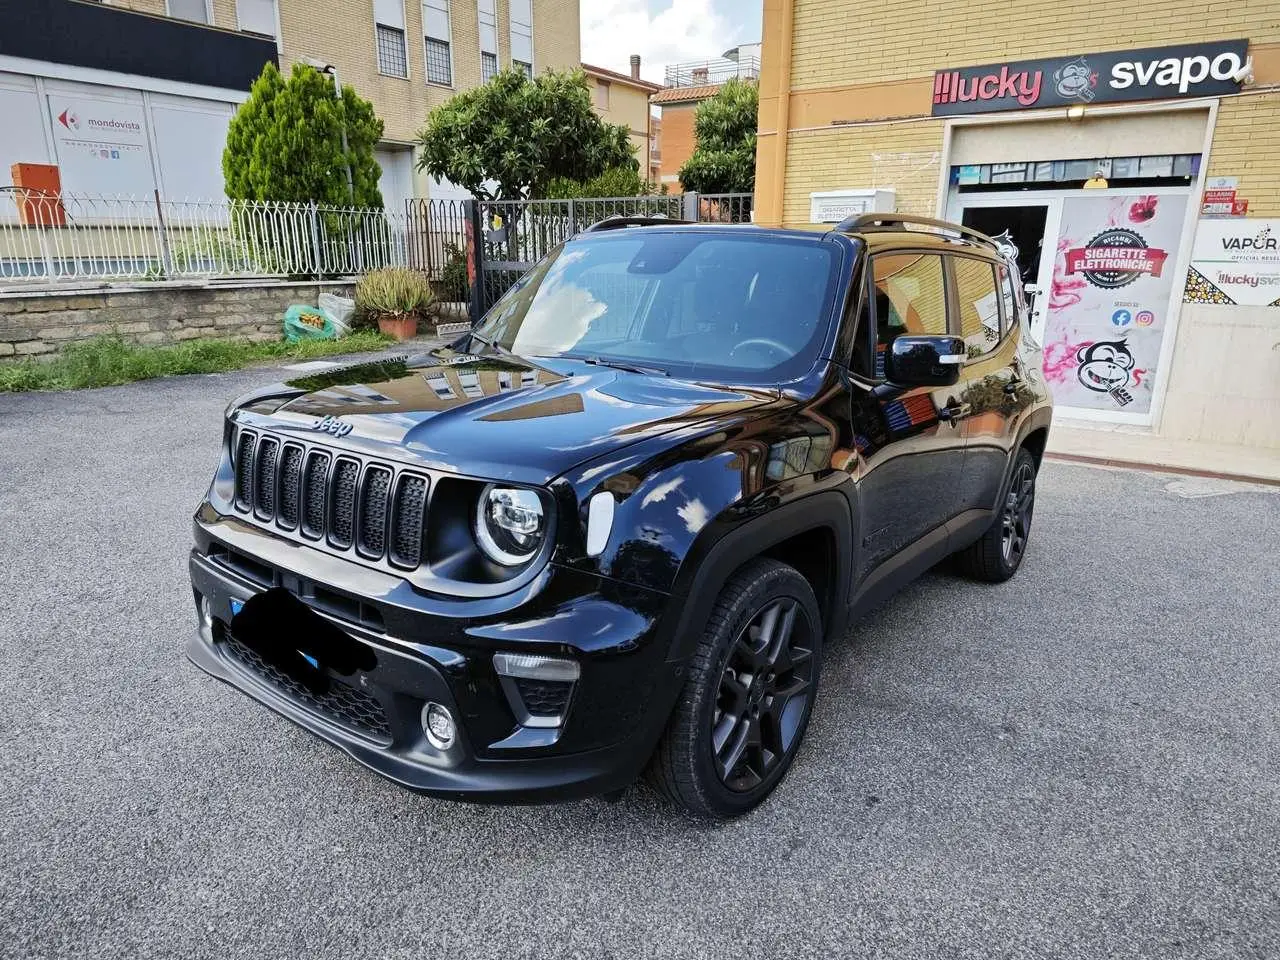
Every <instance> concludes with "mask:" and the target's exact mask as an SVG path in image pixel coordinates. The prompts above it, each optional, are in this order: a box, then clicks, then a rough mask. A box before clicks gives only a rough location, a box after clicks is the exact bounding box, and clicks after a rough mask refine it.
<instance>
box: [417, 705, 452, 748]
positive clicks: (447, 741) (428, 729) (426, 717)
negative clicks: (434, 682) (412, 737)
mask: <svg viewBox="0 0 1280 960" xmlns="http://www.w3.org/2000/svg"><path fill="white" fill-rule="evenodd" d="M422 729H423V731H424V732H425V733H426V735H427V741H428V742H429V743H430V744H431V745H432V746H433V747H435V748H436V749H437V750H448V749H449V748H450V747H451V746H453V738H454V737H455V736H457V728H456V727H455V726H454V723H453V714H451V713H450V712H449V711H448V709H447V708H446V707H442V706H441V705H440V704H438V703H434V702H428V703H427V705H426V706H424V707H423V708H422Z"/></svg>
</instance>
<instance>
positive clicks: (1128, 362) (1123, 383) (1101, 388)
mask: <svg viewBox="0 0 1280 960" xmlns="http://www.w3.org/2000/svg"><path fill="white" fill-rule="evenodd" d="M1076 361H1077V362H1078V363H1079V364H1080V366H1079V367H1078V368H1077V369H1076V377H1077V379H1079V381H1080V383H1081V384H1082V385H1083V386H1085V387H1086V388H1088V389H1089V390H1094V391H1096V392H1098V393H1110V392H1111V391H1112V390H1116V389H1119V388H1123V387H1127V386H1128V385H1129V378H1130V371H1131V370H1133V368H1134V364H1135V362H1136V361H1135V360H1134V359H1133V354H1132V353H1130V352H1129V345H1128V341H1127V340H1100V341H1098V342H1097V343H1091V344H1089V345H1088V346H1085V347H1081V348H1080V349H1079V350H1077V351H1076Z"/></svg>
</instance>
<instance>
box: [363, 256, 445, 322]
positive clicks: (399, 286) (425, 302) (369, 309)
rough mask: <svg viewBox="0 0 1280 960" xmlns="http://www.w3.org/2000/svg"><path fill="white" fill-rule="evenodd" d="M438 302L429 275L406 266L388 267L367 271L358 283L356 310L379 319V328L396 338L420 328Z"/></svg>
mask: <svg viewBox="0 0 1280 960" xmlns="http://www.w3.org/2000/svg"><path fill="white" fill-rule="evenodd" d="M434 302H435V295H434V294H433V293H432V292H431V285H430V284H429V283H427V278H426V277H425V276H423V275H422V274H421V273H418V272H417V271H416V270H409V269H408V268H406V267H386V268H385V269H382V270H373V271H371V272H369V273H366V274H365V275H364V276H363V277H361V278H360V282H359V283H357V284H356V310H357V311H358V312H359V313H361V314H362V315H364V316H366V317H370V318H372V319H374V320H377V321H378V330H379V331H380V332H381V333H382V334H383V335H384V336H388V337H394V338H395V339H396V340H408V339H409V338H410V337H413V336H414V335H415V334H417V332H418V321H419V320H420V319H422V318H423V317H425V316H426V315H427V313H428V311H429V310H430V308H431V305H432V304H433V303H434Z"/></svg>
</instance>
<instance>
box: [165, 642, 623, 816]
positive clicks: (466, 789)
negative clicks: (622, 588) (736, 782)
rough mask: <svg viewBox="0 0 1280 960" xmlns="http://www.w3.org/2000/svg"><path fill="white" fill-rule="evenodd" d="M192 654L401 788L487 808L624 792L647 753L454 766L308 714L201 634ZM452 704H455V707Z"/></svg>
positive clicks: (602, 752) (471, 761) (604, 752)
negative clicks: (369, 737) (487, 805)
mask: <svg viewBox="0 0 1280 960" xmlns="http://www.w3.org/2000/svg"><path fill="white" fill-rule="evenodd" d="M187 656H188V657H189V658H190V659H191V661H192V662H193V663H195V664H196V666H198V667H200V668H201V669H202V670H204V671H205V672H206V673H209V674H210V675H212V676H214V677H217V678H218V679H219V680H223V681H225V682H226V683H228V684H230V685H231V686H233V687H235V688H236V689H238V690H240V691H241V692H242V693H245V694H247V695H248V696H250V697H252V698H254V699H255V700H257V701H259V702H260V703H262V704H264V705H266V706H268V707H270V708H271V709H272V710H274V711H276V712H277V713H279V714H281V715H283V716H285V717H287V718H288V719H290V720H292V721H293V722H294V723H296V724H298V726H300V727H304V728H305V729H307V730H309V731H311V732H312V733H314V734H315V735H316V736H318V737H320V738H322V739H324V740H327V741H329V743H331V744H333V745H334V746H336V747H339V748H340V749H342V750H344V751H346V752H347V753H348V754H350V755H351V756H352V757H353V758H354V759H355V760H357V761H359V762H360V763H362V764H364V765H365V766H366V767H368V768H369V769H371V770H373V771H374V772H376V773H379V774H381V775H382V776H384V777H387V778H388V779H390V780H393V781H395V782H396V783H398V784H399V785H400V786H402V787H406V788H408V789H410V790H414V791H417V792H419V793H425V794H430V795H432V796H438V797H446V798H450V799H456V800H470V801H474V802H487V803H545V802H551V801H559V800H577V799H582V798H584V797H590V796H596V795H599V794H602V793H609V792H612V791H616V790H621V789H623V788H624V787H626V786H627V785H628V784H630V783H631V782H632V781H634V780H635V778H636V777H637V775H638V774H639V772H640V770H641V769H642V767H643V765H644V762H645V760H646V759H647V756H646V755H645V754H644V753H643V752H642V751H641V750H640V749H629V747H630V746H631V745H630V744H619V745H615V746H612V747H608V748H604V749H599V750H592V751H586V752H581V753H573V754H566V755H559V756H543V757H538V758H530V759H520V760H479V759H475V758H466V759H463V760H461V761H460V762H455V763H453V764H452V765H450V764H446V763H441V762H432V761H433V760H437V761H438V760H439V759H440V758H432V757H430V756H426V755H424V754H422V753H421V752H420V751H418V752H417V754H418V755H417V756H414V753H415V751H412V750H410V751H403V750H396V749H395V748H394V747H384V746H379V745H377V744H375V743H372V742H369V741H368V740H366V739H364V738H362V737H360V736H358V735H356V734H353V733H350V732H348V731H347V730H346V729H344V728H343V727H341V726H339V725H338V724H334V723H330V722H328V721H327V719H326V718H325V717H324V716H322V715H320V714H317V713H316V712H314V711H312V710H309V709H308V708H307V707H306V706H304V705H302V704H300V703H299V702H298V701H296V700H294V699H293V698H291V697H289V696H287V695H285V694H282V693H280V692H278V691H277V690H276V689H275V688H274V687H272V686H271V685H270V684H268V683H265V682H262V681H260V680H258V679H257V678H256V677H255V676H254V675H253V674H252V673H250V672H249V671H247V670H244V669H241V668H240V667H238V666H237V665H236V664H235V662H234V661H233V660H231V659H230V658H229V657H228V656H227V655H226V654H225V653H224V652H223V651H221V650H220V649H219V644H217V643H214V642H212V641H211V640H210V639H208V638H206V637H205V635H204V633H203V632H202V631H198V632H197V634H196V636H195V637H194V638H192V640H191V642H190V643H189V644H188V646H187ZM448 705H449V706H452V704H448Z"/></svg>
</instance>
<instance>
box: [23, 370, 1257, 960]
mask: <svg viewBox="0 0 1280 960" xmlns="http://www.w3.org/2000/svg"><path fill="white" fill-rule="evenodd" d="M272 379H275V376H274V375H273V374H272V373H271V372H270V371H263V370H256V371H242V372H239V373H235V374H225V375H216V376H206V377H184V378H175V379H171V380H161V381H152V382H147V383H141V384H135V385H131V386H127V387H118V388H111V389H106V390H95V391H85V392H81V393H73V394H61V395H58V394H47V395H14V396H5V397H4V398H3V399H0V521H2V523H3V539H2V540H0V553H2V555H3V563H0V589H3V596H4V603H3V605H2V606H0V637H3V642H0V731H2V732H3V750H2V751H0V809H2V810H3V811H4V812H3V815H0V957H15V958H18V957H23V958H25V957H76V958H86V957H113V958H114V957H119V958H129V960H138V958H145V957H170V956H174V957H184V958H204V957H208V958H231V957H272V958H286V957H305V958H308V960H318V958H329V957H333V958H352V957H378V958H400V957H403V958H414V960H418V958H422V957H467V958H474V957H489V956H493V957H506V958H510V957H539V958H542V957H562V956H581V957H593V958H595V957H641V956H643V957H686V956H699V957H701V956H707V957H722V956H726V957H727V956H734V957H739V956H745V957H761V958H764V957H769V958H772V957H830V956H850V957H941V956H973V957H1100V956H1109V957H1160V958H1180V957H1187V958H1191V957H1195V958H1208V957H1222V958H1233V960H1235V958H1249V957H1256V958H1263V957H1274V956H1275V955H1276V952H1277V950H1278V949H1280V947H1278V946H1277V945H1278V944H1280V899H1278V898H1277V893H1276V891H1277V890H1280V589H1278V587H1280V578H1278V575H1277V569H1278V563H1280V555H1278V550H1280V548H1278V547H1277V544H1280V488H1265V487H1257V486H1247V485H1242V484H1232V483H1228V482H1224V481H1209V480H1198V479H1193V478H1185V477H1174V476H1168V475H1158V474H1150V473H1139V472H1130V471H1118V470H1102V469H1095V468H1090V467H1084V466H1078V465H1069V464H1064V463H1056V462H1051V463H1048V464H1047V465H1046V467H1045V469H1044V471H1043V472H1042V475H1041V481H1040V488H1039V499H1038V506H1037V511H1036V518H1035V526H1034V530H1033V538H1032V545H1031V548H1030V552H1029V555H1028V557H1027V560H1026V563H1025V564H1024V566H1023V568H1022V570H1021V572H1020V573H1019V575H1018V576H1017V577H1016V578H1015V579H1014V580H1013V581H1012V582H1010V583H1007V584H1004V585H1001V586H997V587H983V586H976V585H971V584H968V583H966V582H963V581H961V580H958V579H955V578H954V577H952V576H950V575H947V574H944V573H933V574H930V575H928V576H927V577H925V578H924V579H923V580H922V581H920V582H919V583H918V584H916V585H914V586H913V587H911V588H909V589H907V590H906V591H904V592H903V593H901V594H900V595H899V596H898V597H896V598H895V599H894V600H892V601H891V602H890V603H888V604H887V605H885V606H884V607H882V608H881V609H880V610H879V611H877V612H876V613H875V614H874V615H873V616H872V617H870V618H868V619H867V620H866V621H865V622H863V623H861V624H859V625H857V626H856V628H855V629H854V630H853V631H852V632H851V633H850V635H849V636H848V637H847V638H846V639H845V640H844V641H843V642H841V643H839V644H837V645H835V646H834V647H833V648H832V649H831V650H830V651H829V652H828V656H827V659H826V661H825V664H824V667H823V671H824V676H823V681H822V688H821V693H820V696H819V700H818V705H817V709H816V713H815V716H814V720H813V724H812V726H811V728H810V732H809V736H808V740H807V742H806V744H805V746H804V748H803V750H802V752H801V754H800V756H799V758H798V760H797V762H796V765H795V767H794V768H793V769H792V771H791V773H790V774H789V776H788V777H787V779H786V780H785V782H784V783H783V784H782V786H781V787H780V788H779V790H778V791H777V792H776V793H775V794H774V796H773V798H772V799H771V800H770V801H769V802H767V803H766V804H765V805H764V806H763V807H762V808H761V809H759V810H758V811H756V812H755V813H753V814H751V815H750V816H748V817H747V818H745V819H743V820H741V821H739V822H735V823H732V824H728V825H725V826H720V827H706V826H702V825H698V824H693V823H690V822H688V821H686V820H683V819H681V818H679V817H678V816H676V815H675V814H674V813H673V812H672V811H671V809H670V808H668V807H666V806H664V805H663V804H662V803H660V802H659V801H658V800H657V798H656V797H655V796H654V795H653V794H652V793H650V792H649V791H648V790H647V789H645V788H643V787H635V788H632V789H631V790H629V791H627V793H626V794H625V795H624V796H623V798H622V799H621V800H620V801H619V802H617V803H606V802H604V801H587V802H582V803H575V804H567V805H561V806H551V807H481V806H470V805H463V804H458V803H448V802H441V801H435V800H430V799H425V798H422V797H418V796H415V795H412V794H409V793H406V792H404V791H402V790H400V789H398V788H397V787H395V786H393V785H391V784H390V783H387V782H384V781H382V780H380V779H378V778H376V777H375V776H374V775H373V774H371V773H368V772H366V771H365V770H364V769H363V768H361V767H359V766H357V765H356V764H355V763H354V762H353V761H351V760H350V759H348V758H347V757H346V756H345V755H344V754H341V753H339V752H338V751H336V750H335V749H333V748H332V747H329V746H328V745H326V744H324V743H322V742H320V741H318V740H316V739H314V738H313V737H312V736H310V735H309V734H307V733H305V732H303V731H301V730H299V729H297V728H296V727H294V726H293V725H291V724H290V723H289V722H288V721H286V720H284V719H282V718H279V717H277V716H275V715H273V714H271V713H269V712H267V711H266V710H265V709H263V708H261V707H259V706H258V705H256V704H255V703H253V702H251V701H250V700H248V699H247V698H245V697H244V696H243V695H241V694H239V693H238V692H236V691H235V690H233V689H231V688H230V687H227V686H225V685H223V684H220V683H218V682H216V681H214V680H212V679H210V678H209V677H207V676H205V675H204V674H202V673H201V672H200V671H198V670H197V669H196V668H195V667H193V666H192V665H191V664H190V663H188V662H187V660H186V659H185V656H184V655H183V652H182V650H183V646H184V644H185V642H186V639H187V637H188V635H189V633H190V632H191V631H192V630H193V628H194V616H193V610H192V604H191V594H190V588H189V585H188V583H187V579H186V557H187V550H188V547H189V543H190V515H191V512H192V510H193V509H194V507H195V505H196V503H197V502H198V500H199V498H200V495H201V494H202V492H203V490H204V487H205V485H206V484H207V482H208V480H209V477H210V475H211V472H212V469H213V465H214V459H215V456H216V445H217V443H218V441H219V437H220V435H221V414H222V410H223V407H224V406H225V405H226V402H227V400H228V399H230V398H231V397H232V396H233V395H235V394H237V393H239V392H241V391H243V390H245V389H248V388H249V387H250V386H253V385H255V384H258V383H264V382H268V381H270V380H272ZM1207 466H1209V465H1207Z"/></svg>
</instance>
